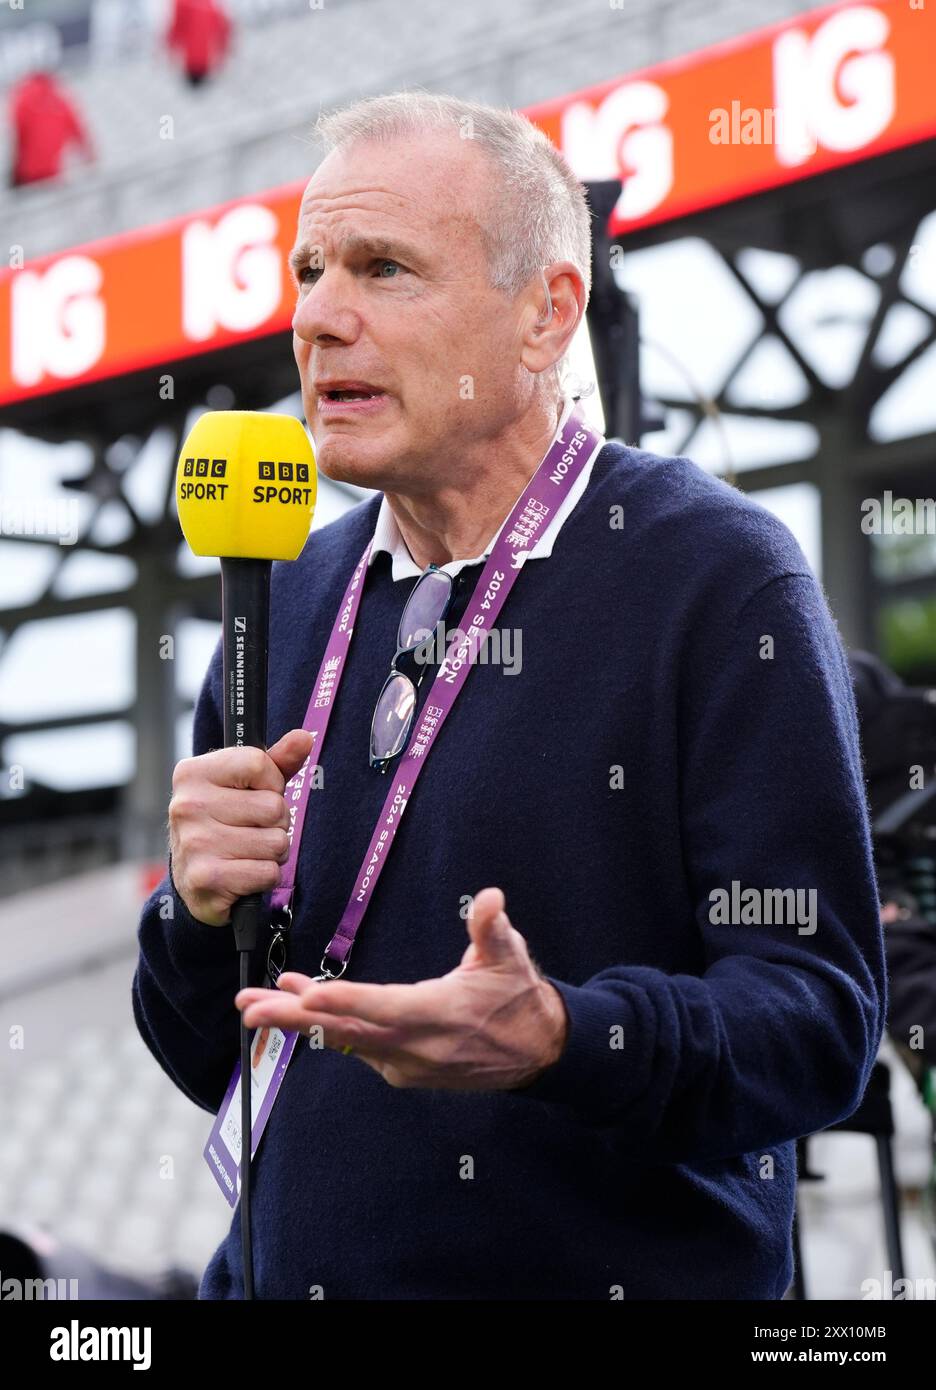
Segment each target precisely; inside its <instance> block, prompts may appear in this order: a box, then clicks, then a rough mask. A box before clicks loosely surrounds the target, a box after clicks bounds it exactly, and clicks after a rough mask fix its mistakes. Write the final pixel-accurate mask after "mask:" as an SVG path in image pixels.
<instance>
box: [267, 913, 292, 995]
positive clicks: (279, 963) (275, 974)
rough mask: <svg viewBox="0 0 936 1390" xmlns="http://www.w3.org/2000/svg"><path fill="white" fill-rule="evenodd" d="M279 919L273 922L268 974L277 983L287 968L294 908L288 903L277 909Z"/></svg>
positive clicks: (273, 982) (268, 954)
mask: <svg viewBox="0 0 936 1390" xmlns="http://www.w3.org/2000/svg"><path fill="white" fill-rule="evenodd" d="M276 914H278V915H279V919H280V920H279V921H274V922H271V924H270V925H271V927H272V930H273V936H272V938H271V940H270V945H269V949H268V950H267V962H266V964H267V974H268V975H269V977H270V983H271V984H273V985H275V984H276V982H277V980H278V979H279V977H280V975H282V973H283V971H284V970H285V969H286V938H287V937H288V935H289V929H290V927H291V926H292V908H291V907H290V906H289V904H288V903H287V905H286V906H285V907H280V908H277V909H276Z"/></svg>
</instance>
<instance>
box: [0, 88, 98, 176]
mask: <svg viewBox="0 0 936 1390" xmlns="http://www.w3.org/2000/svg"><path fill="white" fill-rule="evenodd" d="M10 122H11V124H12V127H13V177H14V179H15V180H16V182H17V183H35V182H37V181H38V180H39V179H51V178H55V177H56V176H57V175H58V174H60V173H61V172H62V156H63V155H64V153H65V151H66V150H67V149H68V147H69V146H70V145H72V144H74V145H78V146H79V147H80V148H81V149H83V150H84V152H85V154H86V155H87V156H88V158H89V159H90V157H91V155H92V153H93V151H92V146H91V141H90V139H89V137H88V133H87V131H86V129H85V127H84V124H83V122H82V120H81V117H80V116H79V115H78V112H77V110H76V109H75V107H74V106H73V105H72V103H71V102H70V101H69V99H68V97H67V96H66V95H65V92H64V91H63V90H62V88H61V87H60V86H59V84H58V83H57V82H56V80H55V78H54V77H53V76H52V75H51V74H50V73H45V72H36V73H32V74H30V75H29V76H28V77H24V78H22V79H21V81H19V82H18V83H17V84H16V86H15V87H14V88H13V90H12V92H11V93H10Z"/></svg>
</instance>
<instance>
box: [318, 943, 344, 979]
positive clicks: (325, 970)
mask: <svg viewBox="0 0 936 1390" xmlns="http://www.w3.org/2000/svg"><path fill="white" fill-rule="evenodd" d="M327 960H328V952H327V951H326V952H325V954H324V956H323V957H322V963H321V965H320V966H319V970H321V972H322V973H321V975H316V976H315V977H314V978H315V983H316V984H318V983H319V982H320V981H322V980H340V979H341V977H342V975H343V974H344V973H345V971H346V970H347V968H348V962H347V960H343V961H341V962H339V964H338V969H337V970H332V968H331V966H329V965H327V964H326V962H327Z"/></svg>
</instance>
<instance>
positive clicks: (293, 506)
mask: <svg viewBox="0 0 936 1390" xmlns="http://www.w3.org/2000/svg"><path fill="white" fill-rule="evenodd" d="M315 492H316V471H315V453H314V451H313V448H312V441H311V440H310V439H309V436H308V434H307V433H306V431H305V428H304V427H303V425H302V423H301V421H299V420H297V419H296V418H295V417H294V416H292V415H270V414H267V413H266V412H264V411H260V410H208V411H206V412H205V414H204V415H202V416H201V418H200V419H199V420H197V421H196V423H195V424H194V425H193V426H192V429H191V430H190V431H189V435H188V438H187V439H186V441H185V444H184V445H183V447H182V453H181V454H180V456H179V466H178V469H177V470H176V502H177V504H178V508H179V521H180V523H181V526H182V533H183V535H184V536H185V539H186V540H187V541H188V543H189V546H190V548H191V549H192V550H193V551H194V553H195V554H196V555H217V556H223V557H225V558H228V559H247V560H295V559H296V558H297V557H298V556H299V554H300V552H301V551H302V547H303V546H304V545H305V543H306V538H307V537H308V534H309V529H310V527H311V525H312V512H313V510H314V508H315Z"/></svg>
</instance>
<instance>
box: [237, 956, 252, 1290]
mask: <svg viewBox="0 0 936 1390" xmlns="http://www.w3.org/2000/svg"><path fill="white" fill-rule="evenodd" d="M239 954H240V987H241V989H247V988H248V986H249V985H250V952H249V951H241V952H240V953H239ZM240 1065H241V1164H240V1178H241V1190H240V1221H241V1254H242V1257H243V1263H244V1297H245V1298H253V1296H254V1282H253V1246H252V1244H251V1240H250V1195H251V1194H250V1149H251V1140H252V1137H253V1115H252V1114H251V1097H250V1091H251V1083H250V1029H249V1028H248V1027H247V1025H246V1023H245V1022H244V1014H243V1011H242V1012H241V1025H240Z"/></svg>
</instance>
